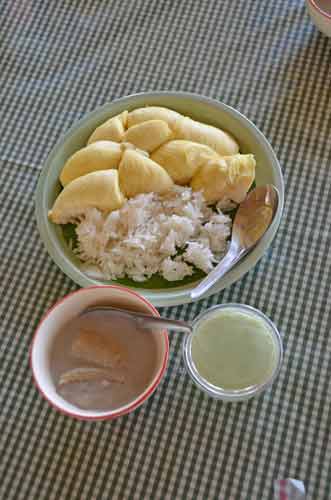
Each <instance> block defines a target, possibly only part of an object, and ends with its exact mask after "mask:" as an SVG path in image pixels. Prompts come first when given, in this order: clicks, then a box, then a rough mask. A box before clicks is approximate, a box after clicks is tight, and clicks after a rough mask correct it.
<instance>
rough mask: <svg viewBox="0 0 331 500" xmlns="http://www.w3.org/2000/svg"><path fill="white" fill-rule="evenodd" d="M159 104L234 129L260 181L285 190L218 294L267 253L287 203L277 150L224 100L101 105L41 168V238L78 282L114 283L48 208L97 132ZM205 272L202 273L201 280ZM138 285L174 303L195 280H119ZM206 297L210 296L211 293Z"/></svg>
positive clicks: (162, 95)
mask: <svg viewBox="0 0 331 500" xmlns="http://www.w3.org/2000/svg"><path fill="white" fill-rule="evenodd" d="M146 105H157V106H166V107H169V108H172V109H174V110H176V111H178V112H180V113H182V114H186V115H188V116H191V117H192V118H194V119H196V120H199V121H202V122H205V123H209V124H211V125H215V126H218V127H220V128H223V129H225V130H227V131H229V132H230V133H231V134H232V135H233V136H234V137H235V138H236V139H237V141H238V142H239V144H240V150H241V152H243V153H253V154H254V155H255V158H256V161H257V168H256V184H257V185H261V184H265V183H270V184H274V185H275V186H276V187H277V189H278V191H279V194H280V203H279V205H278V209H277V213H276V216H275V218H274V221H273V223H272V225H271V226H270V228H269V229H268V231H267V232H266V234H265V235H264V237H263V238H262V240H261V241H260V243H259V244H258V245H257V246H256V248H255V249H254V250H253V251H252V252H251V253H250V254H249V255H248V256H247V257H246V258H245V259H244V260H243V261H241V262H240V263H239V264H238V265H237V266H236V267H235V268H234V269H233V270H232V271H230V272H229V273H227V275H226V276H224V277H223V278H222V279H221V280H220V281H219V282H218V283H217V284H216V285H215V286H214V287H213V288H212V289H211V290H210V291H209V293H208V295H211V294H212V293H216V292H219V291H220V290H222V289H223V288H225V287H227V286H229V285H231V284H232V283H234V282H235V281H237V280H238V279H239V278H241V277H242V276H243V275H244V274H245V273H246V272H247V271H249V270H250V269H251V268H252V267H253V266H254V265H255V264H256V262H257V261H258V260H259V259H260V258H261V257H262V256H263V254H264V252H265V251H266V249H267V248H268V246H269V245H270V243H271V241H272V240H273V238H274V236H275V234H276V231H277V228H278V226H279V223H280V220H281V216H282V212H283V205H284V181H283V176H282V172H281V169H280V165H279V163H278V161H277V158H276V156H275V153H274V152H273V150H272V148H271V146H270V144H269V143H268V141H267V140H266V138H265V137H264V135H263V134H262V133H261V132H260V131H259V130H258V129H257V128H256V127H255V125H254V124H253V123H252V122H250V121H249V120H248V119H247V118H245V117H244V116H243V115H242V114H240V113H239V112H238V111H236V110H234V109H233V108H230V107H229V106H226V105H225V104H223V103H221V102H217V101H214V100H213V99H209V98H207V97H203V96H199V95H196V94H190V93H187V92H147V93H143V94H136V95H132V96H127V97H123V98H121V99H118V100H116V101H113V102H111V103H109V104H106V105H104V106H102V107H101V108H99V109H97V110H96V111H94V112H92V113H90V114H88V115H86V116H85V117H84V118H83V119H82V120H80V121H78V122H77V123H76V124H75V125H74V126H73V127H71V129H69V130H68V131H67V132H66V134H64V135H63V136H62V137H61V138H60V140H59V141H58V143H57V144H56V145H55V146H54V148H53V149H52V151H51V153H50V155H49V157H48V158H47V160H46V162H45V165H44V166H43V169H42V171H41V174H40V177H39V181H38V185H37V191H36V200H35V201H36V217H37V223H38V228H39V231H40V235H41V238H42V240H43V242H44V244H45V245H46V248H47V250H48V252H49V254H50V256H51V257H52V259H53V260H54V261H55V262H56V264H57V265H58V266H59V267H60V268H61V269H62V271H63V272H64V273H66V274H67V275H68V276H69V277H70V278H71V279H72V280H74V281H75V282H76V283H77V284H78V285H80V286H83V287H86V286H90V285H96V284H99V285H100V284H110V283H112V282H111V281H97V280H94V279H91V278H89V277H87V276H86V275H85V274H84V273H83V272H82V271H81V270H80V267H79V264H80V262H79V260H78V259H77V258H76V257H75V255H74V254H73V253H72V251H71V250H70V249H69V247H68V245H67V243H66V240H65V237H64V234H63V231H62V229H61V227H60V226H57V225H55V224H52V223H51V222H50V221H49V220H48V217H47V212H48V210H49V209H50V208H51V207H52V205H53V203H54V200H55V198H56V196H57V195H58V193H59V192H60V189H61V188H60V184H59V181H58V178H59V174H60V171H61V169H62V167H63V165H64V163H65V161H66V160H67V158H68V157H69V156H70V155H72V154H73V153H74V152H75V151H77V150H78V149H80V148H82V147H83V146H85V144H86V141H87V139H88V137H89V136H90V134H91V133H92V131H93V130H94V129H95V128H96V127H97V126H98V125H100V124H101V123H102V122H104V121H105V120H107V119H108V118H110V117H111V116H113V115H117V114H118V113H120V112H121V111H124V110H125V109H127V110H132V109H135V108H138V107H141V106H146ZM200 277H202V276H198V275H197V278H200ZM120 282H121V284H125V285H127V286H130V287H131V288H134V289H135V290H136V291H138V292H139V293H141V294H142V295H144V296H145V297H146V298H147V299H149V300H150V301H151V302H152V303H153V304H154V305H156V306H171V305H178V304H184V303H186V302H190V301H191V299H190V290H191V289H192V288H193V287H194V283H192V282H190V283H187V282H186V283H185V282H182V283H173V284H171V285H170V287H169V286H168V285H167V287H166V288H163V287H159V283H162V282H160V281H159V280H158V279H157V277H156V278H154V279H152V282H150V284H149V285H148V284H146V285H147V286H148V288H141V285H140V286H139V284H137V285H138V286H137V285H134V284H133V282H130V281H125V280H124V281H123V280H121V281H118V282H116V283H120ZM206 296H207V295H206Z"/></svg>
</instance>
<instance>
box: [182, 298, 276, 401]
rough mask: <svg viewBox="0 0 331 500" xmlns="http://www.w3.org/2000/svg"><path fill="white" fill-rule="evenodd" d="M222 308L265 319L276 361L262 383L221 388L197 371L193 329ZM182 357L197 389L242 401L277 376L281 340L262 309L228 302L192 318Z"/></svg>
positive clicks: (216, 395)
mask: <svg viewBox="0 0 331 500" xmlns="http://www.w3.org/2000/svg"><path fill="white" fill-rule="evenodd" d="M223 309H236V310H238V311H245V312H247V313H249V314H251V315H253V316H254V315H255V316H258V317H259V318H261V319H263V321H265V323H266V324H267V325H268V327H269V330H270V332H271V335H272V338H273V341H274V344H275V347H276V355H277V362H276V366H275V368H274V369H273V371H272V373H271V374H270V376H269V377H268V379H267V380H265V381H264V382H263V383H261V384H255V385H252V386H248V387H245V388H244V389H223V388H221V387H218V386H216V385H214V384H212V383H210V382H208V380H206V379H205V378H204V377H202V376H201V375H200V373H199V372H198V370H197V368H196V366H195V363H194V361H193V358H192V353H191V347H192V339H193V336H194V331H195V329H196V327H197V325H198V324H199V323H200V322H201V320H203V319H205V317H206V316H208V315H210V314H212V313H213V312H215V311H216V310H223ZM183 358H184V362H185V366H186V371H187V373H188V375H189V376H190V378H191V379H192V381H193V382H194V383H195V384H196V385H197V386H198V387H199V389H201V390H203V391H204V392H205V393H207V394H208V395H209V396H211V397H213V398H215V399H222V400H225V401H233V402H235V401H242V400H245V399H248V398H250V397H253V396H256V395H258V394H260V393H261V392H263V391H265V390H266V389H267V388H268V387H270V386H271V385H272V383H273V382H274V380H275V379H276V378H277V376H278V374H279V371H280V367H281V364H282V361H283V342H282V338H281V335H280V333H279V331H278V329H277V327H276V326H275V324H274V323H273V322H272V321H271V320H270V319H269V318H268V316H266V315H265V314H264V313H263V312H262V311H260V310H258V309H256V308H255V307H252V306H249V305H246V304H239V303H234V302H229V303H226V304H218V305H215V306H213V307H210V308H209V309H207V310H205V311H203V312H202V313H200V314H199V315H198V316H197V317H196V318H195V319H194V321H193V324H192V334H191V335H187V336H186V338H185V339H184V342H183Z"/></svg>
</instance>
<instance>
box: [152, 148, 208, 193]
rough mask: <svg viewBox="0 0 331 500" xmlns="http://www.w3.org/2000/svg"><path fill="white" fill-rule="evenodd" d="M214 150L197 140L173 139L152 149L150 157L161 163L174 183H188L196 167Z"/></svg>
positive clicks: (206, 159)
mask: <svg viewBox="0 0 331 500" xmlns="http://www.w3.org/2000/svg"><path fill="white" fill-rule="evenodd" d="M213 156H215V152H214V151H213V150H212V149H211V148H209V147H208V146H205V145H203V144H199V143H197V142H192V141H185V140H174V141H169V142H167V143H166V144H163V146H161V147H160V148H159V149H157V150H156V151H154V153H153V154H152V155H151V159H152V160H154V161H155V162H156V163H158V164H159V165H161V166H162V167H163V168H164V169H165V170H166V171H167V172H168V174H169V175H170V177H171V178H172V180H173V181H174V182H175V183H176V184H181V185H185V184H188V183H189V182H190V181H191V179H192V177H193V176H194V174H195V173H196V171H197V170H198V168H199V167H200V166H201V165H203V164H205V163H206V162H207V161H208V159H210V158H212V157H213Z"/></svg>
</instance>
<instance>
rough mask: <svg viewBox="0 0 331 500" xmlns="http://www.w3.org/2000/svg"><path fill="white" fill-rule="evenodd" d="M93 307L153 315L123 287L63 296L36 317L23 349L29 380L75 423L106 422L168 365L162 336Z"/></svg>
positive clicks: (130, 405) (133, 404) (139, 397)
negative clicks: (26, 352) (27, 359)
mask: <svg viewBox="0 0 331 500" xmlns="http://www.w3.org/2000/svg"><path fill="white" fill-rule="evenodd" d="M98 305H111V306H114V307H118V308H122V309H128V310H134V311H139V312H142V313H147V314H150V315H153V316H159V313H158V311H157V310H156V309H155V308H154V306H153V305H152V304H151V303H150V302H148V300H146V299H145V298H144V297H142V296H141V295H139V294H137V293H136V292H134V291H132V290H129V289H127V288H124V287H120V286H115V285H109V286H95V287H89V288H83V289H80V290H78V291H76V292H73V293H71V294H69V295H67V296H65V297H63V298H62V299H61V300H60V301H59V302H57V303H56V304H55V305H54V306H53V307H52V308H51V309H50V310H49V311H48V312H47V313H46V314H45V316H44V317H43V318H42V320H41V321H40V323H39V326H38V327H37V330H36V332H35V334H34V337H33V340H32V344H31V348H30V365H31V369H32V373H33V378H34V382H35V384H36V386H37V388H38V389H39V391H40V393H41V394H42V396H43V397H44V398H45V399H46V400H47V401H48V402H49V403H50V404H51V405H52V406H53V407H54V408H55V409H57V410H59V411H61V412H62V413H64V414H66V415H69V416H71V417H74V418H77V419H82V420H111V419H114V418H116V417H120V416H122V415H125V414H127V413H130V412H132V411H133V410H135V409H136V408H138V406H140V405H141V404H143V403H144V402H145V401H146V400H147V398H149V397H150V396H151V395H152V394H153V392H154V391H155V389H156V388H157V386H158V385H159V383H160V381H161V379H162V377H163V374H164V372H165V370H166V367H167V362H168V356H169V341H168V334H167V332H166V331H162V332H160V331H158V332H152V331H147V330H145V329H143V328H142V327H141V328H140V327H138V326H137V324H135V323H133V322H132V321H129V320H127V319H124V318H119V319H118V320H116V321H112V322H111V324H110V321H109V320H107V315H106V314H105V313H104V312H102V310H98V311H93V312H89V313H87V314H82V313H83V312H84V311H86V309H88V308H89V307H92V306H98Z"/></svg>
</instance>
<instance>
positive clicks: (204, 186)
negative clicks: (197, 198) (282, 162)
mask: <svg viewBox="0 0 331 500" xmlns="http://www.w3.org/2000/svg"><path fill="white" fill-rule="evenodd" d="M255 164H256V162H255V159H254V156H253V155H251V154H247V155H242V154H237V155H234V156H230V157H223V158H221V157H218V158H217V157H215V158H214V159H212V160H209V161H208V162H207V163H206V164H205V165H203V166H202V167H201V168H200V169H199V170H198V172H197V173H196V174H195V176H194V177H193V179H192V181H191V187H192V189H193V190H194V191H200V190H201V191H202V192H203V195H204V198H205V200H206V201H208V202H211V203H214V202H217V201H220V200H232V201H234V202H236V203H241V202H242V201H243V200H244V199H245V196H246V194H247V192H248V190H249V188H250V186H251V185H252V183H253V181H254V178H255Z"/></svg>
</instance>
